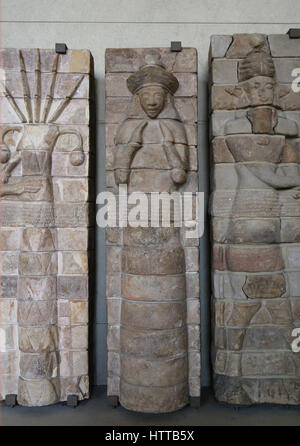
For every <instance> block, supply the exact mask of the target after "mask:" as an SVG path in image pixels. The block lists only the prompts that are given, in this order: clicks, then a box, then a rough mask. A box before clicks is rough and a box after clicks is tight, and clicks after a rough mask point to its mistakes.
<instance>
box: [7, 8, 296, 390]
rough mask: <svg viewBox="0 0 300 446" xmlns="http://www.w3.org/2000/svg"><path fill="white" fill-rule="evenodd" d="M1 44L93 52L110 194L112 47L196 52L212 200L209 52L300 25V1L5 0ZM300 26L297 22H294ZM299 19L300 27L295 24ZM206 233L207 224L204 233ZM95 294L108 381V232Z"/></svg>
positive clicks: (203, 282)
mask: <svg viewBox="0 0 300 446" xmlns="http://www.w3.org/2000/svg"><path fill="white" fill-rule="evenodd" d="M0 18H1V46H2V47H7V48H10V47H17V48H37V47H38V48H53V47H54V45H55V43H56V42H65V43H66V44H67V46H68V47H69V48H74V49H89V50H90V51H91V52H92V55H93V57H94V72H95V95H96V107H97V112H96V116H97V125H96V149H95V151H96V152H97V179H96V191H97V193H98V192H101V191H102V190H104V188H105V126H104V119H105V118H104V112H105V83H104V70H105V67H104V53H105V49H106V48H122V47H123V48H128V47H129V48H130V47H133V48H136V47H163V46H166V47H168V46H169V45H170V42H171V41H172V40H181V41H182V44H183V46H184V47H195V48H197V51H198V62H199V67H198V71H199V98H198V104H199V122H198V125H199V130H198V135H199V142H198V147H199V184H200V190H201V191H204V192H205V194H206V197H207V196H208V188H209V168H208V161H209V156H208V138H207V131H208V128H207V127H208V114H207V79H208V68H207V60H208V50H209V40H210V36H211V35H212V34H234V33H253V32H258V33H266V34H278V33H286V32H287V30H288V29H289V28H292V27H294V28H297V27H298V28H299V27H300V3H299V0H286V1H285V2H282V1H280V0H268V1H265V2H263V1H261V0H251V1H250V0H229V1H226V2H224V1H222V0H185V1H183V0H106V1H105V0H86V1H82V0H63V1H58V0H50V1H49V0H2V1H1V16H0ZM295 20H296V22H295ZM297 20H298V22H297ZM207 227H208V225H207V222H206V228H207ZM96 240H97V241H96V252H97V254H96V257H97V261H96V294H95V302H94V316H93V320H92V321H91V323H93V324H94V336H93V351H94V383H95V384H105V382H106V309H105V243H104V231H103V230H101V229H99V228H97V237H96ZM209 251H210V245H209V234H208V231H207V229H206V231H205V234H204V236H203V237H202V239H201V241H200V268H201V278H200V288H201V346H202V385H204V386H205V385H209V383H210V368H209V331H210V327H209V305H210V283H209V282H210V268H209Z"/></svg>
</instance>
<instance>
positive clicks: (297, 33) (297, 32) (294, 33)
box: [287, 28, 300, 39]
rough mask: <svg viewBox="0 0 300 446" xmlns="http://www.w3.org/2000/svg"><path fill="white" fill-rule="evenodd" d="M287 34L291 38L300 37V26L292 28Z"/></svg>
mask: <svg viewBox="0 0 300 446" xmlns="http://www.w3.org/2000/svg"><path fill="white" fill-rule="evenodd" d="M287 34H288V35H289V38H290V39H300V28H290V29H289V30H288V32H287Z"/></svg>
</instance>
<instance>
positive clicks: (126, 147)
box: [114, 121, 147, 185]
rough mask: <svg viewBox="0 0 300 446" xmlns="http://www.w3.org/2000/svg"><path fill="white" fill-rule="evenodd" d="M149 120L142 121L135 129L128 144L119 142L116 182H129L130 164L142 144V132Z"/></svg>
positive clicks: (115, 163) (115, 167)
mask: <svg viewBox="0 0 300 446" xmlns="http://www.w3.org/2000/svg"><path fill="white" fill-rule="evenodd" d="M146 125H147V122H146V121H143V122H141V123H140V124H139V125H138V126H137V127H136V129H135V130H134V131H133V133H132V135H131V137H130V140H129V142H128V143H127V144H117V146H116V153H115V159H114V172H115V181H116V184H117V185H118V184H125V183H128V180H129V173H130V166H131V163H132V160H133V158H134V155H135V153H136V152H137V150H139V149H140V148H141V146H142V134H143V130H144V128H145V127H146Z"/></svg>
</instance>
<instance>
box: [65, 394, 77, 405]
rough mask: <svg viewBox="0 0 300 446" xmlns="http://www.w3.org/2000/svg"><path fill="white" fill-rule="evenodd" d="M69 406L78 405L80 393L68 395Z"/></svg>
mask: <svg viewBox="0 0 300 446" xmlns="http://www.w3.org/2000/svg"><path fill="white" fill-rule="evenodd" d="M67 406H69V407H77V406H78V395H68V397H67Z"/></svg>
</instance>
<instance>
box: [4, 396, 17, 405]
mask: <svg viewBox="0 0 300 446" xmlns="http://www.w3.org/2000/svg"><path fill="white" fill-rule="evenodd" d="M16 404H17V395H15V394H13V393H10V394H8V395H6V396H5V405H6V406H9V407H15V405H16Z"/></svg>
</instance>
